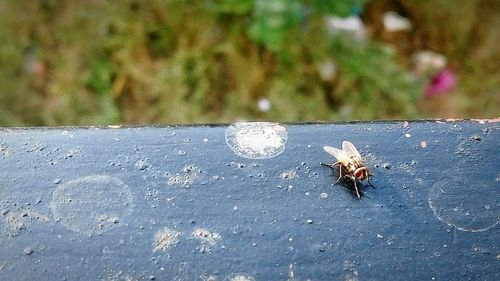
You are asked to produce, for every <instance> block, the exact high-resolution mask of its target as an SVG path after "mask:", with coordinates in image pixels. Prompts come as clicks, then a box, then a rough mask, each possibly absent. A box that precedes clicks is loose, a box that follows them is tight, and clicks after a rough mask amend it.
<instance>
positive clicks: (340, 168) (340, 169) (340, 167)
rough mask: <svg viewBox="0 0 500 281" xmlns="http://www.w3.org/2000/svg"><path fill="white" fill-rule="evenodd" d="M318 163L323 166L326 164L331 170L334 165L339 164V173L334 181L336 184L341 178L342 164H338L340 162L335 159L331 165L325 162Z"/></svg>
mask: <svg viewBox="0 0 500 281" xmlns="http://www.w3.org/2000/svg"><path fill="white" fill-rule="evenodd" d="M320 164H321V165H323V166H327V167H329V168H330V169H332V170H333V169H334V167H335V165H339V175H340V176H339V178H338V179H337V181H336V182H335V184H337V183H338V182H339V180H340V179H341V178H342V166H341V165H340V162H338V161H337V162H335V163H333V164H331V165H330V164H325V163H320Z"/></svg>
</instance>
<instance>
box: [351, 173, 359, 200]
mask: <svg viewBox="0 0 500 281" xmlns="http://www.w3.org/2000/svg"><path fill="white" fill-rule="evenodd" d="M351 180H352V182H353V183H354V189H356V195H358V198H361V194H360V193H359V189H358V185H357V184H356V178H354V177H351Z"/></svg>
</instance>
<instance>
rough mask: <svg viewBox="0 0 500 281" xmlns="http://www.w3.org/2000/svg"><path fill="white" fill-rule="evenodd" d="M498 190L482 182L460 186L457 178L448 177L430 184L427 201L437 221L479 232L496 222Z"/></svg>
mask: <svg viewBox="0 0 500 281" xmlns="http://www.w3.org/2000/svg"><path fill="white" fill-rule="evenodd" d="M498 190H499V189H498V188H491V186H489V185H487V184H485V183H483V184H482V183H476V184H475V185H464V183H463V181H461V180H460V179H458V178H448V179H446V180H442V181H438V182H437V183H435V184H434V185H433V186H432V187H431V189H430V191H429V196H428V203H429V206H430V207H431V209H432V212H433V213H434V215H435V216H436V217H437V218H438V219H439V220H440V221H442V222H444V223H446V224H448V225H450V226H454V227H456V228H457V229H458V230H462V231H470V232H481V231H486V230H488V229H490V228H492V227H494V226H495V225H496V224H497V223H498V219H499V217H500V208H499V207H498V204H497V203H496V200H497V198H499V196H500V193H499V191H498ZM492 206H497V207H494V208H492Z"/></svg>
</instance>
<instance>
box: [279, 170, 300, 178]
mask: <svg viewBox="0 0 500 281" xmlns="http://www.w3.org/2000/svg"><path fill="white" fill-rule="evenodd" d="M296 177H298V175H297V172H296V171H295V170H290V171H283V172H282V173H281V174H280V178H282V179H294V178H296Z"/></svg>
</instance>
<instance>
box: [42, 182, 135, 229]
mask: <svg viewBox="0 0 500 281" xmlns="http://www.w3.org/2000/svg"><path fill="white" fill-rule="evenodd" d="M50 208H51V209H52V214H53V215H54V218H55V219H56V220H58V221H60V222H61V223H62V224H63V225H64V226H65V227H66V228H68V229H70V230H72V231H75V232H81V233H86V234H94V233H102V232H105V231H108V230H109V229H111V228H114V227H117V226H120V225H122V224H123V220H124V219H125V218H126V217H127V216H128V215H129V214H130V213H131V212H132V209H133V197H132V193H131V192H130V189H129V187H128V186H127V185H126V184H125V183H124V182H122V181H121V180H120V179H118V178H116V177H111V176H106V175H93V176H88V177H82V178H78V179H76V180H72V181H69V182H67V183H64V184H61V185H59V186H58V187H57V188H56V189H55V190H54V192H53V194H52V201H51V202H50Z"/></svg>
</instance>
